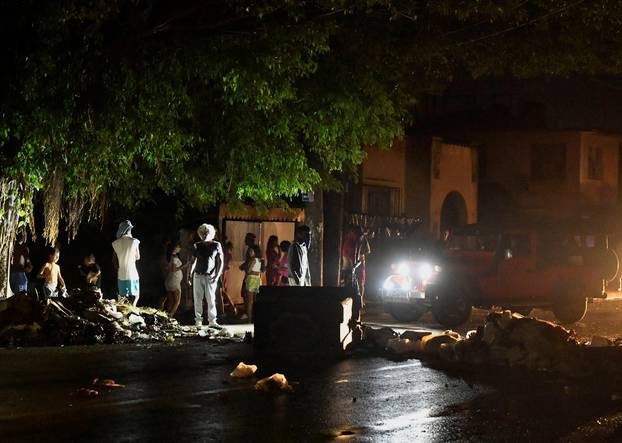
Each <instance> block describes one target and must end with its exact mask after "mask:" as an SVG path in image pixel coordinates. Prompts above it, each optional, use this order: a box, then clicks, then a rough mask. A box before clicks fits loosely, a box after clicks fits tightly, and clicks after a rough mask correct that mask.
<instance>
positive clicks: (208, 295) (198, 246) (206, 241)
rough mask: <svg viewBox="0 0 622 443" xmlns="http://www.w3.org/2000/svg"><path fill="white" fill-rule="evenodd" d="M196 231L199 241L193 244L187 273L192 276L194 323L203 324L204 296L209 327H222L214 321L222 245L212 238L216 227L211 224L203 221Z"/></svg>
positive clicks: (222, 262) (221, 268)
mask: <svg viewBox="0 0 622 443" xmlns="http://www.w3.org/2000/svg"><path fill="white" fill-rule="evenodd" d="M197 233H198V234H199V238H200V239H201V241H198V242H196V243H195V244H194V246H193V250H192V256H193V259H192V265H191V268H190V274H189V278H190V277H192V286H193V290H192V294H193V298H194V319H195V324H196V326H198V327H201V326H202V325H203V298H205V299H206V301H207V320H208V325H209V327H211V328H215V329H222V326H220V325H219V324H218V323H217V322H216V316H217V312H216V288H217V286H218V279H219V278H220V275H221V274H222V271H223V267H224V254H223V251H222V246H221V245H220V243H219V242H217V241H216V240H214V236H215V235H216V229H214V227H213V226H212V225H208V224H207V223H203V224H202V225H201V226H199V229H197ZM188 283H190V282H188Z"/></svg>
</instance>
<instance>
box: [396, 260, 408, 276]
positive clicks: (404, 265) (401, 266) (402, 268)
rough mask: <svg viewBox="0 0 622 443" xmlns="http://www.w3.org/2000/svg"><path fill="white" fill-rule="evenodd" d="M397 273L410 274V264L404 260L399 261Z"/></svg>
mask: <svg viewBox="0 0 622 443" xmlns="http://www.w3.org/2000/svg"><path fill="white" fill-rule="evenodd" d="M397 273H398V274H402V275H409V274H410V266H408V263H406V262H403V263H400V264H399V265H398V266H397Z"/></svg>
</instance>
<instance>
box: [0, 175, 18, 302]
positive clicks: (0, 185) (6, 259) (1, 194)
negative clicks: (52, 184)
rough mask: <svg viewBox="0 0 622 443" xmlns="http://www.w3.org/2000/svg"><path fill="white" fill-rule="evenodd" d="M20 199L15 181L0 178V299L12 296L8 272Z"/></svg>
mask: <svg viewBox="0 0 622 443" xmlns="http://www.w3.org/2000/svg"><path fill="white" fill-rule="evenodd" d="M21 197H22V192H21V186H20V184H19V183H18V181H17V180H14V179H10V178H8V177H2V178H0V299H2V298H7V297H10V296H11V295H13V293H12V292H11V288H10V287H9V270H10V266H11V256H12V255H13V244H14V243H15V236H16V234H17V230H18V227H19V210H20V200H21Z"/></svg>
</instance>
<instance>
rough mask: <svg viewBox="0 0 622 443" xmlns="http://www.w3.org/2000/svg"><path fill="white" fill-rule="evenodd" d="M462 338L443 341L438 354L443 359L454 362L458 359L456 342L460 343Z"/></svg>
mask: <svg viewBox="0 0 622 443" xmlns="http://www.w3.org/2000/svg"><path fill="white" fill-rule="evenodd" d="M460 341H461V340H457V341H455V342H453V343H442V344H441V346H440V348H439V350H438V356H439V358H440V359H441V360H443V361H447V362H452V361H455V360H456V354H455V347H456V344H458V343H460Z"/></svg>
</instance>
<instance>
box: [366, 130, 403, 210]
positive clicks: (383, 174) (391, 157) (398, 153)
mask: <svg viewBox="0 0 622 443" xmlns="http://www.w3.org/2000/svg"><path fill="white" fill-rule="evenodd" d="M365 152H366V153H367V157H366V158H365V161H364V162H363V166H362V171H361V181H362V184H363V186H381V187H389V188H396V189H399V208H397V209H398V210H397V212H398V215H400V214H401V213H402V212H403V210H404V206H405V204H404V199H405V188H406V186H405V181H406V168H405V165H406V142H405V141H404V140H396V141H394V142H393V145H392V146H391V148H390V149H388V150H386V149H379V148H375V147H367V148H365ZM365 200H366V196H365V195H364V193H363V195H362V209H363V212H366V201H365Z"/></svg>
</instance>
